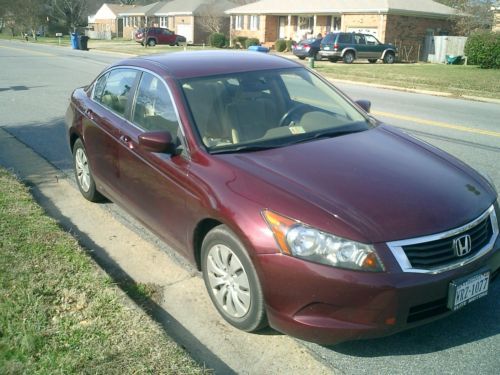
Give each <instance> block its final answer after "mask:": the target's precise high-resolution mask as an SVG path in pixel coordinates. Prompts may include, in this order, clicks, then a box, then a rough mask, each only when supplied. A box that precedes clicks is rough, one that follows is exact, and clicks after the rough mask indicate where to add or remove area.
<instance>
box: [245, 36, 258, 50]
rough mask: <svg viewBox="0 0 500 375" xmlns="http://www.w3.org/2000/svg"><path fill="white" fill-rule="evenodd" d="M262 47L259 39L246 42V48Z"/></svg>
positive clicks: (250, 39) (249, 39)
mask: <svg viewBox="0 0 500 375" xmlns="http://www.w3.org/2000/svg"><path fill="white" fill-rule="evenodd" d="M258 45H260V42H259V39H257V38H248V39H247V40H245V47H246V48H248V47H250V46H258Z"/></svg>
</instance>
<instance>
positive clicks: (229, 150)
mask: <svg viewBox="0 0 500 375" xmlns="http://www.w3.org/2000/svg"><path fill="white" fill-rule="evenodd" d="M282 146H283V145H281V144H280V145H247V146H244V145H243V146H238V147H230V148H221V149H218V150H210V153H211V154H231V153H236V152H252V151H262V150H269V149H271V148H277V147H282Z"/></svg>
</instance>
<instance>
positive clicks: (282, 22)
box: [278, 16, 288, 39]
mask: <svg viewBox="0 0 500 375" xmlns="http://www.w3.org/2000/svg"><path fill="white" fill-rule="evenodd" d="M287 19H288V17H286V16H279V22H278V25H279V26H278V39H286V37H287V35H286V25H287Z"/></svg>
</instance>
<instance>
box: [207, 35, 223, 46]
mask: <svg viewBox="0 0 500 375" xmlns="http://www.w3.org/2000/svg"><path fill="white" fill-rule="evenodd" d="M209 41H210V45H211V46H212V47H217V48H222V47H224V46H225V45H226V36H225V35H224V34H221V33H213V34H210V39H209Z"/></svg>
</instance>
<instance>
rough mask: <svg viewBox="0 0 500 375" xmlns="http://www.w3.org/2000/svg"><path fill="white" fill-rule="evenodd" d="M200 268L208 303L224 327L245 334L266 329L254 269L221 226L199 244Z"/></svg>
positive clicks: (262, 302) (236, 241)
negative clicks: (211, 304)
mask: <svg viewBox="0 0 500 375" xmlns="http://www.w3.org/2000/svg"><path fill="white" fill-rule="evenodd" d="M201 266H202V272H203V280H204V281H205V286H206V287H207V290H208V294H209V295H210V299H211V300H212V302H213V304H214V305H215V307H216V308H217V310H218V311H219V313H220V314H221V315H222V317H223V318H224V319H225V320H226V321H227V322H228V323H230V324H231V325H233V326H234V327H236V328H238V329H241V330H243V331H247V332H254V331H257V330H259V329H262V328H264V327H265V326H266V325H267V319H266V314H265V309H264V297H263V294H262V289H261V287H260V283H259V280H258V277H257V273H256V271H255V268H254V266H253V264H252V261H251V260H250V257H249V256H248V254H247V252H246V250H245V248H244V246H243V244H242V243H241V242H240V241H239V239H238V237H237V236H236V235H235V234H234V233H233V232H232V231H230V230H229V228H227V227H226V226H225V225H220V226H218V227H216V228H214V229H212V230H211V231H210V232H209V233H208V234H207V236H206V237H205V239H204V240H203V244H202V248H201Z"/></svg>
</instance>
